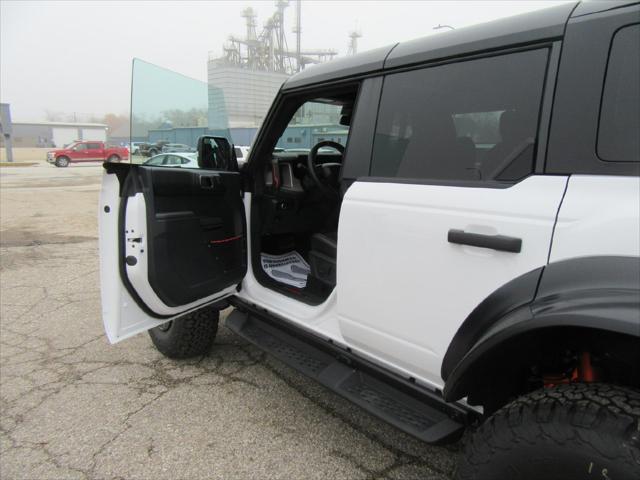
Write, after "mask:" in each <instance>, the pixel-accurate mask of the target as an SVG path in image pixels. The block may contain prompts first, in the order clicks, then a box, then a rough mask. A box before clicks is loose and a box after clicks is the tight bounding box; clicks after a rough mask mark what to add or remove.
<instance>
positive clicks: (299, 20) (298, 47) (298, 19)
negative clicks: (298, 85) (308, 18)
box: [293, 0, 302, 72]
mask: <svg viewBox="0 0 640 480" xmlns="http://www.w3.org/2000/svg"><path fill="white" fill-rule="evenodd" d="M293 31H294V33H295V34H296V64H297V65H296V70H297V71H298V72H299V71H300V70H302V56H301V51H302V0H296V26H295V27H294V29H293Z"/></svg>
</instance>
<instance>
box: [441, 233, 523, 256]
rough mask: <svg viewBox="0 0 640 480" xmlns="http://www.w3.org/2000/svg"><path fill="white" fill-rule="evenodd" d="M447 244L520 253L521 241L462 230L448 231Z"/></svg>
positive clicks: (519, 239)
mask: <svg viewBox="0 0 640 480" xmlns="http://www.w3.org/2000/svg"><path fill="white" fill-rule="evenodd" d="M447 240H448V241H449V243H457V244H458V245H469V246H471V247H480V248H490V249H492V250H498V251H500V252H511V253H520V251H521V250H522V239H521V238H516V237H507V236H505V235H484V234H481V233H469V232H465V231H464V230H456V229H453V228H452V229H451V230H449V234H448V235H447Z"/></svg>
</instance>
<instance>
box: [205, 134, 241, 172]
mask: <svg viewBox="0 0 640 480" xmlns="http://www.w3.org/2000/svg"><path fill="white" fill-rule="evenodd" d="M198 166H199V167H200V168H206V169H209V170H226V171H228V172H237V171H238V160H237V159H236V155H235V150H234V148H233V145H232V144H231V143H229V140H227V139H226V138H224V137H213V136H211V135H202V136H201V137H200V138H198Z"/></svg>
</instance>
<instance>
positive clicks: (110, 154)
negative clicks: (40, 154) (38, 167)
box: [47, 141, 129, 167]
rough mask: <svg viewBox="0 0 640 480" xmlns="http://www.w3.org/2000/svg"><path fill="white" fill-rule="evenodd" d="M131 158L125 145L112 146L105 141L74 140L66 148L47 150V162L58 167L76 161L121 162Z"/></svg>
mask: <svg viewBox="0 0 640 480" xmlns="http://www.w3.org/2000/svg"><path fill="white" fill-rule="evenodd" d="M128 159H129V150H127V148H125V147H110V146H108V145H106V144H105V143H104V142H92V141H88V142H73V143H72V144H70V145H67V146H66V147H65V148H61V149H58V150H51V151H50V152H47V162H49V163H53V164H54V165H55V166H56V167H66V166H68V165H69V164H70V163H75V162H104V161H105V160H107V161H109V162H119V161H120V160H128Z"/></svg>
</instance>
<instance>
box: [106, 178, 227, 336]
mask: <svg viewBox="0 0 640 480" xmlns="http://www.w3.org/2000/svg"><path fill="white" fill-rule="evenodd" d="M119 188H120V185H119V182H118V179H117V177H116V175H114V174H107V173H104V175H103V177H102V189H101V192H100V207H99V208H100V211H99V219H100V220H99V229H100V292H101V297H102V320H103V322H104V328H105V331H106V333H107V337H108V338H109V341H110V342H111V343H116V342H119V341H120V340H124V339H125V338H128V337H131V336H133V335H135V334H137V333H140V332H144V331H146V330H149V329H150V328H153V327H157V326H158V325H161V324H163V323H164V322H167V321H169V320H171V318H175V317H176V316H179V315H180V314H182V313H184V312H186V311H188V310H190V309H192V308H194V307H197V306H200V305H204V304H207V303H210V302H212V301H215V300H217V299H220V298H223V297H225V296H228V295H229V294H231V293H232V292H233V291H234V290H235V288H234V287H230V288H228V289H226V290H225V291H223V292H218V293H216V294H215V295H212V296H210V297H207V298H204V299H202V300H200V301H197V302H193V303H190V304H188V305H182V306H180V307H168V306H167V305H165V304H164V303H163V302H162V301H161V300H160V299H159V298H158V297H157V295H156V294H155V292H154V291H153V289H152V288H151V285H149V281H148V276H147V255H146V254H145V253H140V251H141V250H145V251H146V238H147V229H146V219H145V211H146V210H145V203H144V198H143V196H142V194H136V195H135V196H134V197H131V198H130V199H129V201H128V202H127V212H126V216H125V225H126V226H125V230H127V231H129V232H132V234H131V235H127V237H128V238H134V237H135V238H140V239H141V241H140V242H130V241H126V242H125V257H126V256H128V255H134V256H135V257H136V258H137V260H138V262H137V264H136V265H135V266H130V265H127V267H126V272H127V277H128V279H129V281H130V282H131V285H132V286H133V288H134V290H135V291H136V293H138V295H139V296H140V298H141V299H142V300H143V302H144V303H145V305H147V306H148V307H149V308H150V309H151V310H152V311H154V312H155V313H156V314H158V315H168V316H169V317H167V318H163V319H156V318H154V317H152V316H150V315H149V314H147V313H146V312H145V311H143V310H142V309H141V308H140V307H139V306H138V304H137V303H136V302H135V300H134V299H133V298H132V297H131V295H130V294H129V292H128V291H127V289H126V287H125V286H124V285H123V283H122V280H121V277H120V267H119V265H120V259H119V255H118V243H119V236H120V232H119V229H118V212H119V210H120V197H119ZM105 207H108V209H109V212H106V211H105ZM134 245H135V246H134Z"/></svg>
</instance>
